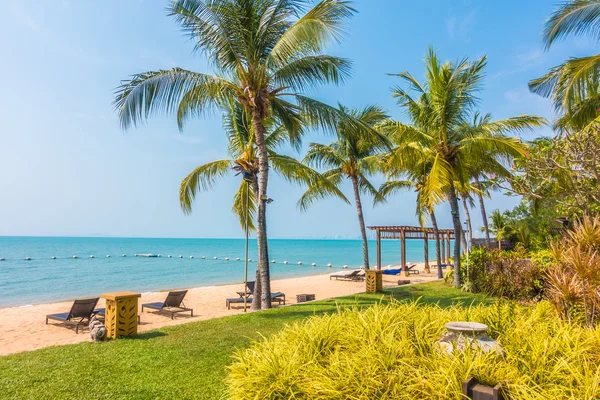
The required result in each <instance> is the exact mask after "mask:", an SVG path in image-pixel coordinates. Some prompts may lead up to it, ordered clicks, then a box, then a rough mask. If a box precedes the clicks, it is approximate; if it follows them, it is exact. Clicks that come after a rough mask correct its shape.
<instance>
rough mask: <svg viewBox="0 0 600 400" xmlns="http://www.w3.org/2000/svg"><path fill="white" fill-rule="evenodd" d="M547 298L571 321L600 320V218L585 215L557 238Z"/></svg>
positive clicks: (593, 321) (549, 272) (592, 322)
mask: <svg viewBox="0 0 600 400" xmlns="http://www.w3.org/2000/svg"><path fill="white" fill-rule="evenodd" d="M552 253H553V257H554V259H555V260H556V262H555V263H554V264H553V265H552V266H551V267H550V268H549V269H548V291H547V292H548V297H549V298H550V300H551V301H552V303H553V304H554V305H555V307H556V308H557V310H558V311H559V313H560V314H561V315H562V316H563V317H564V318H566V319H568V320H569V321H573V322H578V323H583V324H586V325H589V326H594V325H596V324H598V322H599V319H600V219H598V218H591V217H585V218H583V220H582V221H581V222H578V223H576V224H575V226H574V228H573V230H571V231H568V232H567V233H566V235H565V236H564V237H563V238H561V239H560V240H556V241H554V243H553V245H552Z"/></svg>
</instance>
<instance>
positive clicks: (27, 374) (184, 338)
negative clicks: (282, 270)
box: [0, 282, 493, 399]
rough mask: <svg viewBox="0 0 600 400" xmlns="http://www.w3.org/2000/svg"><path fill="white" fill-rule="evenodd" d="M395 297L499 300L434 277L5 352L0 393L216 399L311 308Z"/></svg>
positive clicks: (318, 311) (444, 302) (319, 310)
mask: <svg viewBox="0 0 600 400" xmlns="http://www.w3.org/2000/svg"><path fill="white" fill-rule="evenodd" d="M391 297H394V298H396V299H400V300H402V299H407V300H414V299H416V298H420V299H421V300H420V301H421V302H423V303H427V304H439V305H440V306H441V307H447V306H450V305H452V304H457V303H463V304H466V305H468V304H471V303H474V304H482V303H483V304H491V303H492V302H493V300H491V299H489V298H486V297H485V296H482V295H475V294H470V293H464V292H461V291H459V290H456V289H453V288H450V287H447V286H445V285H444V284H443V283H441V282H435V283H428V284H422V285H414V286H406V287H401V288H396V289H393V290H389V291H386V292H385V293H384V294H383V295H381V294H360V295H355V296H348V297H342V298H337V299H333V300H326V301H319V302H312V303H308V304H302V305H297V306H291V307H283V308H279V309H273V310H269V311H263V312H257V313H251V314H241V315H236V316H232V317H225V318H219V319H213V320H207V321H199V322H194V323H189V324H184V325H179V326H173V327H168V328H163V329H158V330H154V331H150V332H146V333H144V334H141V335H138V336H136V337H134V338H129V339H121V340H112V341H108V342H105V343H80V344H76V345H66V346H56V347H50V348H46V349H42V350H37V351H33V352H26V353H19V354H15V355H11V356H6V357H0V371H2V372H1V373H0V398H2V399H4V398H7V399H50V398H52V399H80V398H86V399H105V398H111V399H131V398H136V399H159V398H165V399H192V398H194V399H218V398H221V397H222V396H223V395H224V393H225V382H224V380H225V378H226V368H227V366H229V365H230V364H231V363H232V358H231V355H232V354H233V353H234V351H235V350H236V349H240V348H247V347H249V346H250V345H251V343H252V342H253V341H255V340H256V339H259V338H260V337H261V336H270V335H272V334H274V333H277V332H279V331H281V330H282V329H283V328H284V327H285V326H286V325H287V324H291V323H294V322H297V321H300V320H302V319H305V318H307V317H310V316H312V315H322V314H325V313H334V312H336V311H337V310H338V307H339V308H347V307H352V306H357V305H358V306H359V307H368V306H371V305H374V304H377V303H380V302H382V303H386V302H387V301H388V300H389V299H390V298H391Z"/></svg>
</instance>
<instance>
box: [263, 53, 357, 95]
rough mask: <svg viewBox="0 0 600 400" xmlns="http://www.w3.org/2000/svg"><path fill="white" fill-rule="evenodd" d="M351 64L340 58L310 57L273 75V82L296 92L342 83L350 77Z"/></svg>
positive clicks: (294, 61) (291, 63) (292, 62)
mask: <svg viewBox="0 0 600 400" xmlns="http://www.w3.org/2000/svg"><path fill="white" fill-rule="evenodd" d="M351 66H352V62H351V61H349V60H347V59H345V58H340V57H333V56H327V55H310V56H304V57H301V58H299V59H296V60H293V61H291V62H290V63H287V64H285V65H284V66H283V67H281V68H280V69H278V70H277V71H275V72H274V73H273V75H272V76H273V78H272V79H273V82H274V83H275V84H276V85H279V86H285V87H289V88H291V89H293V90H296V91H304V90H307V89H312V88H315V87H317V86H318V85H320V84H324V83H334V84H338V83H342V82H344V81H345V80H346V79H347V78H349V77H350V71H351Z"/></svg>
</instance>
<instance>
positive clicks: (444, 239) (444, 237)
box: [440, 233, 446, 264]
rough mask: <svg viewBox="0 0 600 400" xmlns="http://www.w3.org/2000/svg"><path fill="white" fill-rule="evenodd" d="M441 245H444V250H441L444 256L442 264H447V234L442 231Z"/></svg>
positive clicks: (441, 254)
mask: <svg viewBox="0 0 600 400" xmlns="http://www.w3.org/2000/svg"><path fill="white" fill-rule="evenodd" d="M440 245H441V246H442V251H441V252H440V256H441V258H442V264H446V234H445V233H440Z"/></svg>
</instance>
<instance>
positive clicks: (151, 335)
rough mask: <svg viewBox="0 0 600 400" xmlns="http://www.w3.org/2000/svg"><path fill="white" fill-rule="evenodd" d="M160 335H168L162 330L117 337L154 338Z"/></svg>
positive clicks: (124, 338) (125, 338)
mask: <svg viewBox="0 0 600 400" xmlns="http://www.w3.org/2000/svg"><path fill="white" fill-rule="evenodd" d="M162 336H168V335H167V334H166V333H165V332H163V331H148V332H144V333H138V334H137V335H134V336H125V337H122V338H119V340H150V339H155V338H157V337H162Z"/></svg>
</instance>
